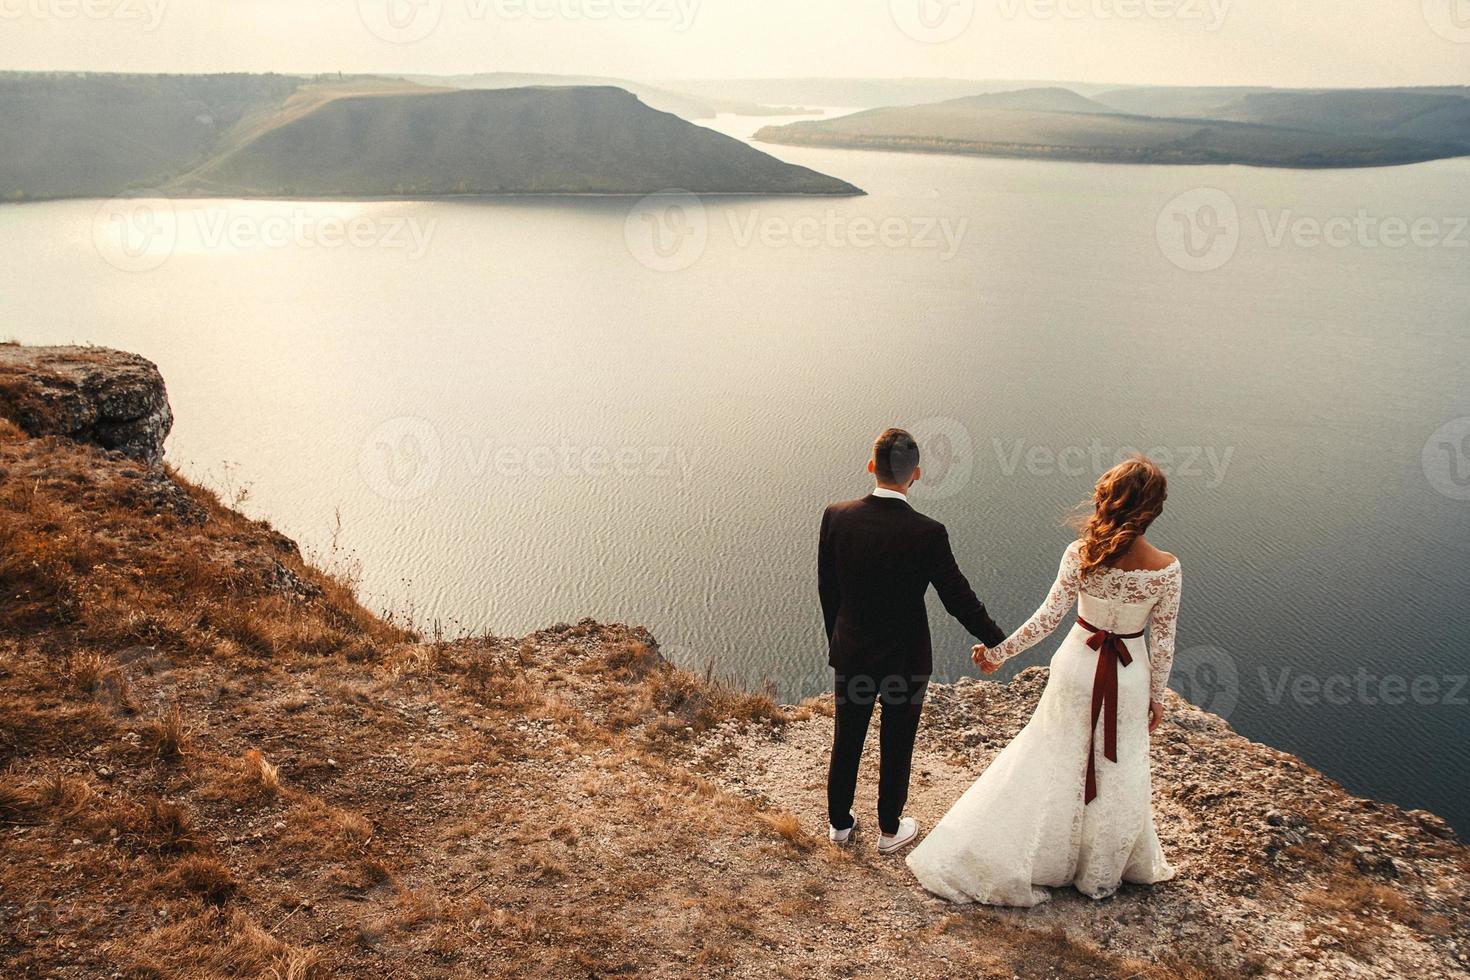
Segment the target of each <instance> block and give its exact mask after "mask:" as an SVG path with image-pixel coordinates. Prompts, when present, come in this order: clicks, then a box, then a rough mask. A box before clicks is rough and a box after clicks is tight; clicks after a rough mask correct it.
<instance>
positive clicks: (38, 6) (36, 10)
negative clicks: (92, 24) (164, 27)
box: [0, 0, 169, 31]
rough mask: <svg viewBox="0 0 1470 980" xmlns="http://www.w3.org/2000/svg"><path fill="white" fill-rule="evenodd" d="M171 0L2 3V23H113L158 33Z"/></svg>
mask: <svg viewBox="0 0 1470 980" xmlns="http://www.w3.org/2000/svg"><path fill="white" fill-rule="evenodd" d="M168 5H169V0H0V20H24V19H27V18H29V19H31V20H45V21H77V20H90V21H102V20H112V21H119V22H122V23H130V24H137V25H139V26H140V27H141V28H142V29H143V30H144V31H156V30H157V29H158V26H159V25H160V24H162V23H163V18H164V15H165V14H167V13H168Z"/></svg>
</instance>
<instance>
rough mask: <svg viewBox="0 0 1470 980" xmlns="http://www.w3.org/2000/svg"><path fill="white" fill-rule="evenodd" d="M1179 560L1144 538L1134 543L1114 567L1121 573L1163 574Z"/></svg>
mask: <svg viewBox="0 0 1470 980" xmlns="http://www.w3.org/2000/svg"><path fill="white" fill-rule="evenodd" d="M1178 560H1179V559H1177V558H1175V557H1174V556H1173V555H1172V554H1170V553H1169V552H1167V551H1164V550H1163V549H1162V548H1156V547H1154V545H1153V544H1152V543H1151V542H1149V541H1147V540H1146V539H1144V538H1139V539H1138V540H1137V541H1134V542H1133V546H1132V547H1130V548H1129V549H1128V551H1127V552H1125V553H1124V554H1123V556H1122V557H1121V558H1120V559H1119V560H1118V561H1117V562H1116V563H1114V565H1113V567H1114V568H1116V569H1118V570H1119V571H1121V572H1162V571H1164V570H1165V569H1167V568H1169V567H1171V566H1172V565H1173V564H1174V563H1175V562H1176V561H1178Z"/></svg>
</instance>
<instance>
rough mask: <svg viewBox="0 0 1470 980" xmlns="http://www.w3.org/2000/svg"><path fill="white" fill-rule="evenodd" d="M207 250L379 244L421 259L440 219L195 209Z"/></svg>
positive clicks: (303, 210) (308, 210)
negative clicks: (426, 219)
mask: <svg viewBox="0 0 1470 980" xmlns="http://www.w3.org/2000/svg"><path fill="white" fill-rule="evenodd" d="M193 215H194V225H195V230H196V231H197V233H198V238H199V242H200V244H201V245H203V246H204V247H205V248H206V249H210V250H216V249H233V250H240V251H244V250H250V249H258V248H320V249H327V250H334V249H341V248H381V249H388V250H390V251H393V250H396V251H402V252H404V253H405V254H406V255H407V256H408V257H409V258H410V259H421V258H423V257H424V255H425V254H427V253H428V251H429V245H430V243H431V241H432V239H433V237H434V228H435V226H436V225H437V224H438V221H437V219H434V218H430V219H429V220H428V221H420V220H419V219H418V218H417V217H416V216H412V215H410V216H407V217H394V216H389V215H376V214H358V215H353V216H351V217H343V216H341V215H336V214H331V213H325V214H324V213H321V212H320V211H318V210H317V209H314V208H293V209H291V210H290V211H289V212H288V213H286V214H264V215H257V214H251V213H232V212H231V211H230V210H229V209H228V208H209V209H205V210H201V211H196V212H193Z"/></svg>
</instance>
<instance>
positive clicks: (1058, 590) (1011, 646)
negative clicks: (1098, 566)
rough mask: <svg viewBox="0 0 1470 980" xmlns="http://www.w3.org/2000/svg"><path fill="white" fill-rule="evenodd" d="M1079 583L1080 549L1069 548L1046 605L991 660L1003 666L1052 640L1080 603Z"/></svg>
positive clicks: (1002, 645) (993, 654)
mask: <svg viewBox="0 0 1470 980" xmlns="http://www.w3.org/2000/svg"><path fill="white" fill-rule="evenodd" d="M1080 581H1081V576H1080V575H1078V565H1077V549H1076V547H1075V546H1068V548H1067V550H1066V552H1065V553H1064V554H1063V555H1062V564H1061V567H1060V568H1058V569H1057V580H1056V581H1055V582H1053V583H1052V587H1051V591H1050V592H1049V593H1047V596H1046V601H1045V602H1043V603H1042V604H1041V608H1039V609H1037V610H1036V612H1035V613H1033V614H1032V615H1031V618H1030V619H1028V620H1026V622H1025V623H1023V624H1022V625H1021V628H1020V629H1018V630H1016V631H1015V632H1014V633H1012V634H1011V635H1010V636H1009V637H1007V638H1006V640H1005V642H1003V643H1002V644H1001V645H1000V646H998V647H996V648H995V649H994V650H992V651H990V659H991V660H992V661H995V662H998V663H1004V662H1005V661H1007V660H1009V659H1011V658H1012V657H1014V656H1015V655H1016V654H1018V653H1024V652H1025V651H1027V650H1029V649H1031V648H1032V647H1034V646H1035V645H1036V644H1038V643H1040V642H1041V641H1042V640H1044V639H1046V637H1048V636H1050V635H1051V632H1052V631H1053V630H1055V629H1056V628H1057V627H1058V626H1060V625H1061V622H1062V620H1063V619H1064V618H1066V615H1067V613H1069V612H1071V610H1072V606H1073V605H1074V604H1075V603H1076V602H1077V593H1078V591H1079V587H1080Z"/></svg>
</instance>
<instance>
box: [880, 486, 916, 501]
mask: <svg viewBox="0 0 1470 980" xmlns="http://www.w3.org/2000/svg"><path fill="white" fill-rule="evenodd" d="M873 496H875V497H886V498H887V499H889V500H908V499H909V498H908V495H907V494H904V493H900V492H899V491H897V490H890V489H888V488H887V487H874V488H873Z"/></svg>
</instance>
